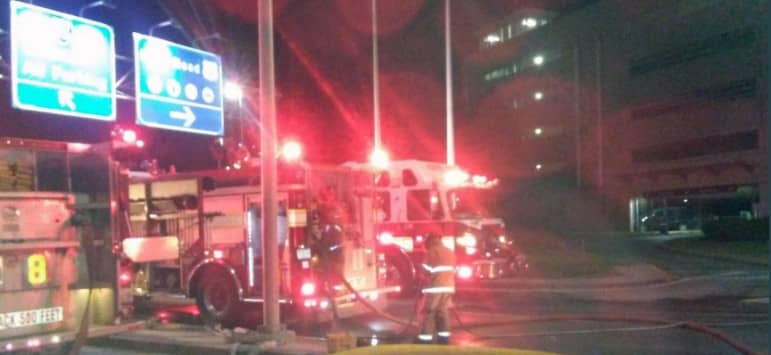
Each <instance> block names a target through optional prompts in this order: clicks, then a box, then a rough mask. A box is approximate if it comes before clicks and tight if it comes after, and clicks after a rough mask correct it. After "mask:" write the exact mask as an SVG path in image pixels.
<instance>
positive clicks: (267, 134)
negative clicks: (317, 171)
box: [257, 0, 281, 333]
mask: <svg viewBox="0 0 771 355" xmlns="http://www.w3.org/2000/svg"><path fill="white" fill-rule="evenodd" d="M257 2H258V11H259V14H258V15H259V21H258V33H259V65H260V72H259V73H260V93H259V95H260V119H261V121H262V129H261V130H260V151H261V156H262V162H261V164H260V165H261V166H262V168H261V169H260V170H261V180H262V253H263V258H262V260H263V268H262V280H263V284H262V285H263V286H262V295H263V298H264V300H265V303H264V311H263V322H264V326H265V330H266V331H267V332H269V333H278V332H279V331H280V330H281V324H280V320H279V304H278V302H279V299H278V290H279V261H278V234H277V233H276V229H277V228H276V224H277V219H278V213H277V209H278V206H277V203H276V190H277V185H276V95H275V74H274V63H273V0H257Z"/></svg>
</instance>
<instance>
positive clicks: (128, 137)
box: [121, 129, 137, 144]
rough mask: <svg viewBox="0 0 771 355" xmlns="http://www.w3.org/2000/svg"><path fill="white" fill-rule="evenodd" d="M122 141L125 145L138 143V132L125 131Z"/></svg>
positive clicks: (122, 133) (122, 134)
mask: <svg viewBox="0 0 771 355" xmlns="http://www.w3.org/2000/svg"><path fill="white" fill-rule="evenodd" d="M121 139H123V142H124V143H129V144H134V143H136V141H137V132H134V130H131V129H127V130H124V131H123V132H121Z"/></svg>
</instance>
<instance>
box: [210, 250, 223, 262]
mask: <svg viewBox="0 0 771 355" xmlns="http://www.w3.org/2000/svg"><path fill="white" fill-rule="evenodd" d="M212 255H213V256H214V258H215V259H217V260H219V259H222V258H223V257H225V253H224V252H223V251H222V250H219V249H217V250H215V251H214V252H212Z"/></svg>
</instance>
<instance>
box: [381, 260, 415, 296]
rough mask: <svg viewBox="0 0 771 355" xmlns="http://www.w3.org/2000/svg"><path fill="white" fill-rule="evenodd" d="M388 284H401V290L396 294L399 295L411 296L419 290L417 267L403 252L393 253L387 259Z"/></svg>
mask: <svg viewBox="0 0 771 355" xmlns="http://www.w3.org/2000/svg"><path fill="white" fill-rule="evenodd" d="M386 260H387V261H386V267H387V273H388V274H387V276H386V277H387V280H388V281H387V284H389V285H392V286H396V285H398V286H400V287H401V292H400V293H398V294H394V296H397V297H410V296H413V295H414V294H415V293H416V292H417V288H416V285H415V284H416V282H415V281H416V279H415V271H414V270H415V269H414V267H413V266H412V261H410V259H409V258H407V257H404V256H403V255H401V254H392V255H391V257H389V258H387V259H386Z"/></svg>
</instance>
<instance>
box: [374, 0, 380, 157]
mask: <svg viewBox="0 0 771 355" xmlns="http://www.w3.org/2000/svg"><path fill="white" fill-rule="evenodd" d="M378 72H379V68H378V52H377V0H372V102H373V103H372V105H373V107H372V114H373V119H374V125H375V151H380V149H381V144H382V142H381V141H380V80H379V73H378Z"/></svg>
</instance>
